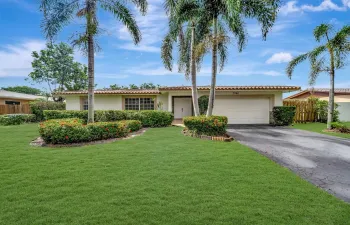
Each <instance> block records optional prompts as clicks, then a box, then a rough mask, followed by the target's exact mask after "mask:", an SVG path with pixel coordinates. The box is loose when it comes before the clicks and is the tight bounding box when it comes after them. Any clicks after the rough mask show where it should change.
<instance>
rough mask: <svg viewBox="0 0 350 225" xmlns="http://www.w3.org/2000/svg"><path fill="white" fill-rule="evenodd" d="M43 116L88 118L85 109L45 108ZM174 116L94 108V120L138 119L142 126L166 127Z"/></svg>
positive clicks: (164, 113)
mask: <svg viewBox="0 0 350 225" xmlns="http://www.w3.org/2000/svg"><path fill="white" fill-rule="evenodd" d="M44 116H45V118H46V119H47V120H50V119H64V118H80V119H82V120H83V121H84V122H85V123H86V121H87V118H88V112H87V111H86V110H84V111H81V110H45V111H44ZM173 119H174V116H173V114H172V113H170V112H165V111H156V110H145V111H125V110H96V111H95V122H111V121H120V120H139V121H141V123H142V126H144V127H166V126H169V125H171V123H172V121H173Z"/></svg>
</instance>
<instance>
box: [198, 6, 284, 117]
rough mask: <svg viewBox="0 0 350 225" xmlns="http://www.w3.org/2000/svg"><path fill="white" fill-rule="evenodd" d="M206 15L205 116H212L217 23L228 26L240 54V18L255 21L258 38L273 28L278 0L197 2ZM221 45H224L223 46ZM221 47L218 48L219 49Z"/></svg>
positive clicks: (242, 28) (242, 26) (242, 41)
mask: <svg viewBox="0 0 350 225" xmlns="http://www.w3.org/2000/svg"><path fill="white" fill-rule="evenodd" d="M201 1H202V2H203V5H204V8H205V10H206V12H207V13H206V15H207V20H208V21H207V23H208V24H209V23H211V32H212V50H211V51H212V77H211V86H210V94H209V103H208V111H207V116H211V115H212V113H213V107H214V99H215V87H216V76H217V54H218V48H219V46H220V45H219V39H220V35H219V29H218V27H219V24H223V25H222V26H226V27H228V29H229V31H230V32H231V33H232V34H234V35H235V36H236V37H237V39H238V49H239V50H240V51H242V48H243V47H244V44H245V40H246V39H245V23H244V20H243V19H244V18H255V19H257V21H258V22H259V24H260V25H261V31H262V37H263V39H264V40H265V39H266V35H267V33H268V32H269V30H270V29H271V27H272V26H273V24H274V22H275V20H276V15H277V11H278V8H279V6H280V0H255V1H252V0H201ZM223 46H224V45H223ZM223 46H222V47H223Z"/></svg>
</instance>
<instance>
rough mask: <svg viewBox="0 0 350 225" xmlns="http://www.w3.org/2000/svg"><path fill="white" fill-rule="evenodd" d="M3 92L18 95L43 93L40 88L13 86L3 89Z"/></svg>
mask: <svg viewBox="0 0 350 225" xmlns="http://www.w3.org/2000/svg"><path fill="white" fill-rule="evenodd" d="M1 89H2V90H6V91H13V92H17V93H24V94H30V95H42V94H43V93H42V91H41V90H40V89H38V88H32V87H28V86H13V87H3V88H1Z"/></svg>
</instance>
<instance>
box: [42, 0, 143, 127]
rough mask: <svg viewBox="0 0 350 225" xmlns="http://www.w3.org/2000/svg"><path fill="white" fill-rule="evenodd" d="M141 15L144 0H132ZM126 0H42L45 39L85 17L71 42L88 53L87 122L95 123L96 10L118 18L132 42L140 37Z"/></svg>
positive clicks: (52, 36) (97, 47) (97, 26)
mask: <svg viewBox="0 0 350 225" xmlns="http://www.w3.org/2000/svg"><path fill="white" fill-rule="evenodd" d="M131 2H132V3H133V4H134V5H135V6H136V7H137V8H138V9H139V10H140V12H141V13H142V14H145V13H146V10H147V1H146V0H133V1H131ZM125 4H127V1H118V0H41V6H40V8H41V10H42V11H43V13H44V20H43V24H42V27H43V30H44V33H45V35H46V38H47V39H49V40H50V41H51V40H53V39H54V38H55V37H56V36H57V34H58V33H59V31H60V30H61V29H62V28H63V27H64V26H66V25H67V24H69V23H70V22H72V21H74V20H75V17H78V18H83V19H84V20H85V23H84V29H83V31H82V32H81V33H76V34H75V35H73V39H74V40H73V45H74V46H78V47H79V48H80V49H81V50H83V51H84V53H86V54H87V56H88V79H89V80H88V105H89V110H88V122H89V123H90V122H94V105H93V103H94V87H95V82H94V70H95V56H94V53H95V51H96V50H98V49H99V46H98V44H97V43H96V36H97V35H99V34H100V33H101V29H100V27H99V20H98V17H97V13H96V12H97V10H98V9H102V10H105V11H107V12H109V13H111V14H113V16H114V17H115V18H116V19H117V20H118V21H121V22H122V23H123V24H124V25H125V27H126V28H127V29H128V30H129V32H130V34H131V36H132V38H133V41H134V43H135V44H137V43H139V42H140V40H141V33H140V30H139V28H138V26H137V24H136V21H135V18H134V16H133V15H132V14H131V12H130V10H129V9H128V7H127V6H126V5H125Z"/></svg>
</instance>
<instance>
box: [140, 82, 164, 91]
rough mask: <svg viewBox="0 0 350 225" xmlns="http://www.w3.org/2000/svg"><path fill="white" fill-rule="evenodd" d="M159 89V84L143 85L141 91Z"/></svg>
mask: <svg viewBox="0 0 350 225" xmlns="http://www.w3.org/2000/svg"><path fill="white" fill-rule="evenodd" d="M159 87H160V85H159V84H153V83H143V84H141V85H140V89H148V90H152V89H158V88H159Z"/></svg>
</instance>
